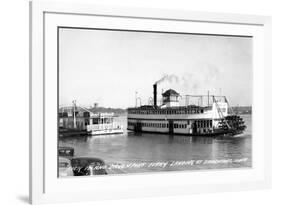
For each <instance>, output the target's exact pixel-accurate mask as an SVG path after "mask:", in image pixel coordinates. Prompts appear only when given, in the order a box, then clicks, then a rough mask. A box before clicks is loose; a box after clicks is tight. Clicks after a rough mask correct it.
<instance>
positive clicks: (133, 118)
mask: <svg viewBox="0 0 281 205" xmlns="http://www.w3.org/2000/svg"><path fill="white" fill-rule="evenodd" d="M127 119H128V120H148V121H169V120H173V121H186V120H219V119H220V118H218V119H212V118H194V119H170V118H169V119H151V118H150V119H145V118H127Z"/></svg>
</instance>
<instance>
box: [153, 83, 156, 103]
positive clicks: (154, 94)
mask: <svg viewBox="0 0 281 205" xmlns="http://www.w3.org/2000/svg"><path fill="white" fill-rule="evenodd" d="M153 102H154V107H157V83H155V84H154V85H153Z"/></svg>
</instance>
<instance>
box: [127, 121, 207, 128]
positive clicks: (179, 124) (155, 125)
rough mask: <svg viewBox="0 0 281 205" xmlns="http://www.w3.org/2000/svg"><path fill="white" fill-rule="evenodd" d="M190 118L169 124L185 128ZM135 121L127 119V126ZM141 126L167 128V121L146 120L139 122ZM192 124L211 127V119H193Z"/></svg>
mask: <svg viewBox="0 0 281 205" xmlns="http://www.w3.org/2000/svg"><path fill="white" fill-rule="evenodd" d="M190 124H191V122H190V120H188V121H187V123H173V124H172V125H171V126H173V128H180V129H186V128H187V126H188V125H190ZM136 125H137V123H136V122H130V121H128V126H136ZM139 125H141V126H142V127H158V128H169V123H151V122H150V123H147V122H140V124H139ZM192 126H197V127H198V128H211V127H212V120H195V121H194V122H193V123H192Z"/></svg>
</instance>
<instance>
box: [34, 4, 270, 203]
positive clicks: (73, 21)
mask: <svg viewBox="0 0 281 205" xmlns="http://www.w3.org/2000/svg"><path fill="white" fill-rule="evenodd" d="M159 22H161V24H159ZM96 25H99V27H103V26H104V27H111V28H117V29H118V28H121V27H122V28H126V29H136V30H138V29H139V30H140V29H143V28H146V29H149V28H150V29H154V30H155V29H157V30H161V31H162V30H165V31H167V30H169V31H172V32H173V31H174V32H175V31H177V32H184V31H185V30H184V29H187V27H188V28H192V29H194V31H196V33H216V34H228V35H250V36H253V37H254V39H255V43H254V48H253V50H254V57H253V65H254V83H253V92H254V105H253V109H254V113H255V114H254V115H253V116H254V117H253V119H254V123H253V125H254V131H253V135H254V136H255V138H254V140H253V158H254V162H253V167H252V168H251V169H241V170H210V171H196V172H173V173H161V174H155V173H153V174H144V175H126V176H124V175H123V176H109V177H106V178H105V177H94V178H81V177H78V178H71V179H59V178H57V173H56V172H57V167H56V166H57V165H56V158H55V157H56V154H57V150H56V147H57V144H56V139H57V138H56V137H57V130H56V129H55V128H56V127H57V126H55V127H54V125H55V124H54V121H55V123H56V122H57V121H56V120H55V119H57V95H56V92H54V91H55V90H57V68H56V66H57V60H56V59H57V53H56V48H57V42H56V36H57V33H56V29H57V27H59V26H73V27H94V26H96ZM53 128H54V129H53ZM109 185H110V186H109ZM270 186H271V18H270V17H266V16H255V15H238V14H220V13H207V12H190V11H184V10H180V11H179V10H162V9H148V8H147V9H137V8H122V7H108V6H106V7H104V6H97V5H91V4H80V3H77V4H74V3H55V2H43V1H33V2H30V202H31V203H32V204H43V203H50V202H75V201H88V200H101V199H118V198H129V197H145V196H162V195H179V194H190V193H206V192H219V191H238V190H249V189H260V188H269V187H270ZM73 187H79V189H78V188H77V189H73ZM70 195H71V197H69V196H70Z"/></svg>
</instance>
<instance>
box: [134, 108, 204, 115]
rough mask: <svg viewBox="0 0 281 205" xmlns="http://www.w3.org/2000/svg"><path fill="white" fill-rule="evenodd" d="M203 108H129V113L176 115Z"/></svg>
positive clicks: (199, 110)
mask: <svg viewBox="0 0 281 205" xmlns="http://www.w3.org/2000/svg"><path fill="white" fill-rule="evenodd" d="M203 112H204V110H203V109H189V110H166V109H165V110H129V114H143V115H176V114H197V113H203Z"/></svg>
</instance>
